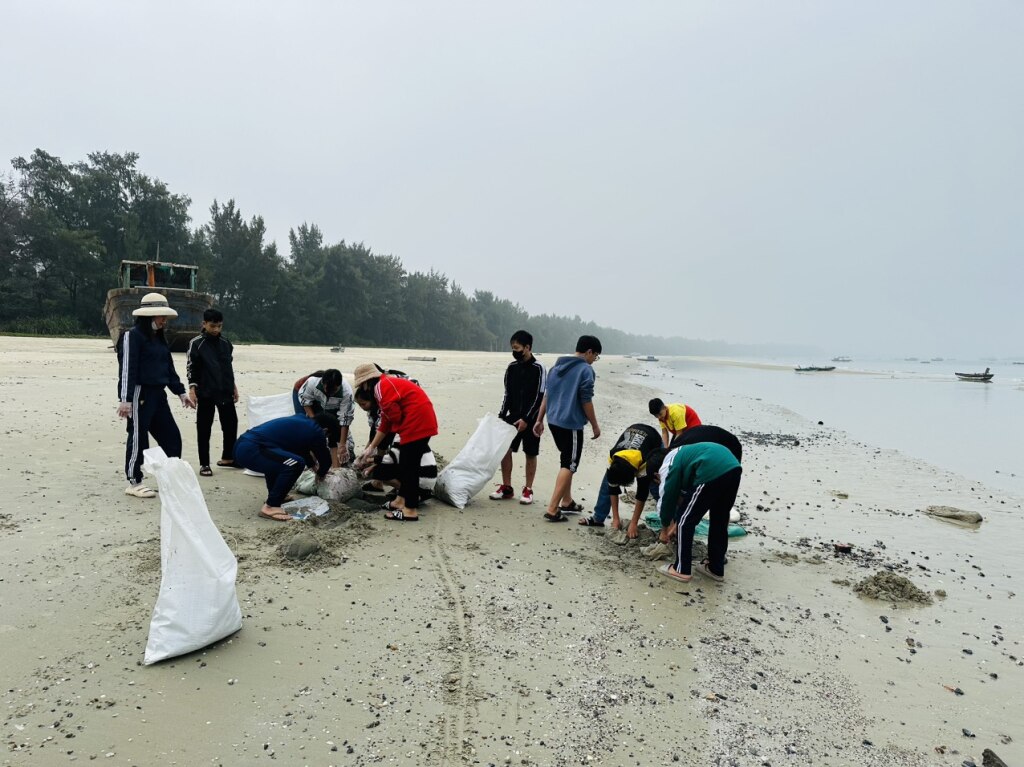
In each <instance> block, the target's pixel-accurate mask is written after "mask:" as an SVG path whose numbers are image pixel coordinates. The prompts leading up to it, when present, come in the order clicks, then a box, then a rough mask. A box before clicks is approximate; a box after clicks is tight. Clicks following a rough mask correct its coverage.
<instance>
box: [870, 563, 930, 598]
mask: <svg viewBox="0 0 1024 767" xmlns="http://www.w3.org/2000/svg"><path fill="white" fill-rule="evenodd" d="M853 590H854V591H856V592H857V593H858V594H860V595H861V596H865V597H869V598H871V599H882V600H885V601H886V602H919V603H920V604H923V605H930V604H931V603H932V598H931V595H930V594H928V593H927V592H925V591H921V589H919V588H918V587H917V586H915V585H914V584H913V582H912V581H911V580H910V579H909V578H906V577H905V576H902V575H897V574H896V573H891V572H889V571H888V570H879V571H878V572H877V573H875V574H874V575H871V576H868V577H867V578H865V579H864V580H862V581H861V582H860V583H858V584H857V585H856V586H854V587H853Z"/></svg>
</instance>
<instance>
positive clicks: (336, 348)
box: [331, 346, 345, 352]
mask: <svg viewBox="0 0 1024 767" xmlns="http://www.w3.org/2000/svg"><path fill="white" fill-rule="evenodd" d="M331 351H332V352H343V351H345V347H344V346H332V347H331Z"/></svg>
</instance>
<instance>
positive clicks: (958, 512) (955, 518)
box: [924, 506, 984, 525]
mask: <svg viewBox="0 0 1024 767" xmlns="http://www.w3.org/2000/svg"><path fill="white" fill-rule="evenodd" d="M924 513H925V514H927V515H928V516H929V517H934V518H935V519H941V520H944V521H946V522H955V523H959V524H962V525H980V524H981V523H982V521H983V520H984V517H982V516H981V514H979V513H978V512H976V511H964V510H963V509H958V508H956V507H955V506H929V507H928V508H927V509H925V510H924Z"/></svg>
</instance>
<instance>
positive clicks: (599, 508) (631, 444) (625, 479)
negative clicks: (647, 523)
mask: <svg viewBox="0 0 1024 767" xmlns="http://www.w3.org/2000/svg"><path fill="white" fill-rule="evenodd" d="M663 451H664V448H662V446H661V435H660V434H659V433H658V430H657V429H655V428H654V427H653V426H648V425H647V424H645V423H635V424H633V425H632V426H629V427H627V428H626V430H625V431H624V432H622V434H620V435H619V438H618V439H617V440H615V444H614V445H613V446H612V449H611V450H609V451H608V470H607V471H606V472H605V473H604V478H603V479H602V480H601V488H600V490H598V491H597V502H596V503H595V504H594V515H593V516H592V517H584V518H583V519H581V520H580V522H579V523H580V524H581V525H584V526H585V527H604V521H605V519H607V518H608V512H609V511H611V514H612V529H614V530H618V529H619V528H620V527H621V524H622V523H621V522H620V521H619V495H620V493H621V492H622V488H623V487H625V486H628V485H632V484H633V480H634V479H635V480H636V502H635V503H634V505H633V516H632V518H631V519H630V521H629V528H628V529H627V531H626V535H627V536H628V537H630V538H636V537H637V534H638V531H637V526H638V525H639V523H640V514H641V513H642V512H643V510H644V504H645V503H647V496H648V495H650V489H651V479H650V476H649V475H648V471H647V462H648V461H649V460H650V458H651V457H652V456H653V455H654V454H655V453H658V452H663Z"/></svg>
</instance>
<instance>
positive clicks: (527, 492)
mask: <svg viewBox="0 0 1024 767" xmlns="http://www.w3.org/2000/svg"><path fill="white" fill-rule="evenodd" d="M519 502H520V503H521V504H523V506H529V505H530V504H531V503H533V488H532V487H524V488H523V494H522V495H521V496H519Z"/></svg>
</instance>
